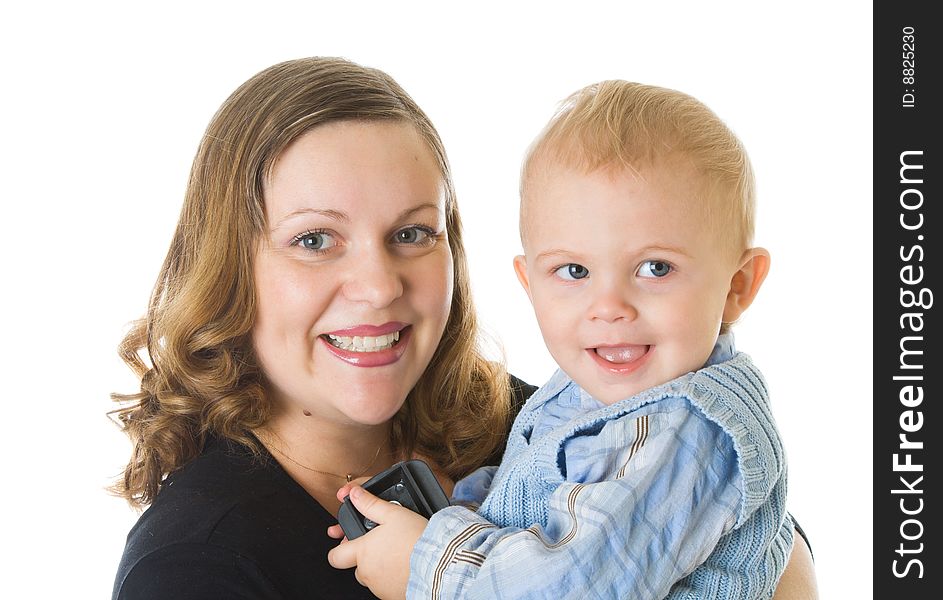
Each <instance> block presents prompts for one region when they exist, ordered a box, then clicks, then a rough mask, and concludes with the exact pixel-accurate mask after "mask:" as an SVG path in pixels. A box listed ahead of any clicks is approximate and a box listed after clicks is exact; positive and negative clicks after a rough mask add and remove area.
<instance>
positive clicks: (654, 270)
mask: <svg viewBox="0 0 943 600" xmlns="http://www.w3.org/2000/svg"><path fill="white" fill-rule="evenodd" d="M671 271H672V267H671V265H670V264H668V263H666V262H665V261H663V260H646V261H645V262H643V263H642V264H641V265H639V268H638V276H639V277H654V278H659V277H664V276H665V275H667V274H668V273H671Z"/></svg>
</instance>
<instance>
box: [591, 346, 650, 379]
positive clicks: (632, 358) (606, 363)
mask: <svg viewBox="0 0 943 600" xmlns="http://www.w3.org/2000/svg"><path fill="white" fill-rule="evenodd" d="M651 348H652V347H651V346H650V345H642V344H619V345H606V346H595V347H592V348H587V349H586V352H587V353H589V355H590V357H592V359H593V360H594V361H596V364H598V365H599V366H600V367H602V368H604V369H606V371H608V372H610V373H615V374H617V375H628V374H630V373H633V372H635V371H637V370H638V369H639V368H641V367H642V365H644V364H645V363H646V362H647V359H648V357H649V355H650V354H651V352H650V350H651Z"/></svg>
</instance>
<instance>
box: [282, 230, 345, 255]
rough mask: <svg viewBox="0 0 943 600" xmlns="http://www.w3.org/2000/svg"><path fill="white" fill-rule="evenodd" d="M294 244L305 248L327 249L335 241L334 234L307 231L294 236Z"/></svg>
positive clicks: (332, 245) (334, 243) (333, 244)
mask: <svg viewBox="0 0 943 600" xmlns="http://www.w3.org/2000/svg"><path fill="white" fill-rule="evenodd" d="M293 243H294V244H295V245H298V246H301V247H302V248H304V249H305V250H315V251H317V250H327V249H328V248H332V247H334V246H335V245H337V243H336V242H335V241H334V236H332V235H331V234H329V233H325V232H323V231H309V232H308V233H303V234H301V235H299V236H298V237H296V238H295V239H294V241H293Z"/></svg>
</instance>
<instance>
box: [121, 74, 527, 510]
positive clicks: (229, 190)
mask: <svg viewBox="0 0 943 600" xmlns="http://www.w3.org/2000/svg"><path fill="white" fill-rule="evenodd" d="M349 120H356V121H399V122H405V123H410V124H412V125H413V126H415V127H416V129H417V131H418V132H419V133H420V135H421V137H422V139H423V140H424V141H425V142H426V144H427V145H428V147H429V149H430V150H431V151H432V153H433V155H434V156H435V159H436V162H437V164H438V166H439V169H440V171H441V174H442V179H443V181H444V183H445V187H446V229H447V235H448V240H449V246H450V248H451V251H452V258H453V268H454V281H453V286H454V290H453V299H452V306H451V312H450V315H449V318H448V321H447V323H446V326H445V332H444V334H443V336H442V339H441V341H440V342H439V345H438V348H437V349H436V351H435V354H434V355H433V358H432V360H431V362H430V364H429V365H428V367H427V368H426V370H425V372H424V373H423V374H422V376H421V377H420V379H419V381H418V383H417V384H416V386H415V387H414V388H413V390H412V391H411V392H410V393H409V395H408V397H407V399H406V402H405V404H404V406H403V408H402V409H401V410H400V412H399V413H398V414H397V415H396V416H395V417H394V419H393V427H392V432H393V433H392V436H393V439H392V442H393V444H394V447H396V448H397V449H399V450H400V451H401V452H402V453H403V454H404V455H411V454H412V453H413V452H418V453H420V454H422V455H424V456H426V457H428V458H430V459H431V460H433V461H435V462H436V463H437V464H438V465H439V466H440V467H442V468H443V470H444V471H445V472H446V473H447V474H448V475H450V476H451V477H453V478H458V477H461V476H463V475H465V474H467V473H468V472H470V471H471V470H472V469H474V468H476V467H477V466H479V465H480V464H482V463H483V462H484V461H485V460H486V459H487V458H488V457H489V456H491V455H492V454H493V453H494V451H495V450H496V449H498V448H499V447H500V445H501V444H502V443H503V442H504V439H505V433H506V431H507V423H508V418H509V417H508V415H509V404H510V402H509V386H508V376H507V373H506V371H505V369H504V367H503V365H501V364H499V363H495V362H492V361H489V360H487V359H485V358H484V356H483V355H482V353H481V351H480V350H479V346H478V344H479V337H478V333H479V331H478V323H477V318H476V313H475V310H474V307H473V305H472V300H471V288H470V283H469V279H468V267H467V264H466V256H465V251H464V247H463V245H462V227H461V221H460V219H459V214H458V206H457V204H456V201H455V193H454V188H453V184H452V176H451V170H450V167H449V163H448V159H447V157H446V154H445V149H444V147H443V145H442V141H441V139H440V138H439V135H438V133H437V132H436V130H435V128H434V127H433V125H432V123H431V122H430V121H429V119H428V117H427V116H426V115H425V113H423V111H422V110H421V109H420V108H419V107H418V106H417V105H416V103H415V102H414V101H413V100H412V98H410V97H409V95H408V94H406V92H405V91H404V90H403V89H402V88H401V87H400V86H399V85H398V84H397V83H396V82H395V81H394V80H393V79H392V78H391V77H390V76H389V75H387V74H385V73H383V72H382V71H379V70H377V69H371V68H366V67H363V66H360V65H357V64H355V63H352V62H350V61H347V60H344V59H339V58H324V57H314V58H305V59H298V60H291V61H287V62H283V63H279V64H276V65H274V66H271V67H269V68H267V69H265V70H263V71H261V72H259V73H258V74H256V75H255V76H253V77H252V78H250V79H249V80H248V81H246V82H245V83H244V84H242V85H241V86H240V87H239V88H238V89H236V91H235V92H233V93H232V95H231V96H230V97H229V98H228V99H227V100H226V101H225V102H224V103H223V105H222V106H221V107H220V109H219V110H218V111H217V113H216V114H215V116H214V117H213V119H212V120H211V121H210V124H209V126H208V127H207V130H206V132H205V134H204V135H203V139H202V141H201V143H200V146H199V149H198V151H197V154H196V157H195V159H194V161H193V167H192V170H191V172H190V180H189V183H188V186H187V190H186V195H185V197H184V202H183V208H182V211H181V214H180V219H179V221H178V223H177V228H176V231H175V233H174V237H173V240H172V241H171V244H170V249H169V251H168V253H167V256H166V258H165V259H164V264H163V266H162V267H161V270H160V274H159V275H158V278H157V283H156V285H155V287H154V290H153V292H152V294H151V299H150V303H149V307H148V311H147V315H146V316H145V317H144V318H143V319H140V320H139V321H136V322H135V323H134V325H133V326H132V328H131V330H130V331H129V333H128V334H127V336H126V337H125V338H124V340H123V342H122V343H121V345H120V347H119V354H120V356H121V358H122V359H123V360H124V361H125V362H126V363H127V364H128V365H129V366H130V367H131V369H132V370H134V372H135V373H136V374H137V375H138V376H139V377H140V378H141V388H140V391H139V392H138V393H135V394H112V398H113V399H114V400H115V401H117V402H120V403H122V407H121V408H119V409H117V410H115V411H113V414H115V415H117V419H118V421H119V423H120V424H121V426H122V428H123V429H124V431H125V432H126V433H127V434H128V436H129V437H130V438H131V441H132V445H133V451H132V455H131V459H130V461H129V463H128V465H127V467H126V468H125V472H124V476H123V477H122V478H121V479H120V480H119V481H118V482H117V483H116V485H115V486H114V491H115V492H116V493H117V494H119V495H121V496H123V497H125V498H126V499H127V500H128V501H129V502H130V503H131V504H133V505H146V504H149V503H150V502H151V501H152V500H153V499H154V497H155V496H156V494H157V493H158V492H159V491H160V486H161V483H162V481H163V479H164V478H165V477H166V476H167V475H168V474H169V473H171V472H173V471H174V470H176V469H178V468H180V467H181V466H183V465H184V464H186V463H187V462H188V461H190V460H191V459H193V458H195V457H196V456H197V455H198V454H199V453H200V451H201V449H202V447H203V444H204V442H205V440H206V438H207V436H208V435H217V436H221V437H224V438H228V439H231V440H235V441H237V442H240V443H242V444H245V445H246V446H248V447H250V448H252V449H253V450H254V451H256V452H258V451H259V448H258V446H257V444H256V441H255V438H254V437H253V436H252V435H251V433H250V432H251V430H253V429H256V428H258V427H260V426H262V425H263V424H264V423H265V422H266V421H267V419H268V418H269V416H270V414H271V411H272V406H271V401H270V399H269V398H268V396H267V394H266V384H265V378H264V374H263V373H262V371H261V369H260V367H259V365H258V362H257V360H256V358H255V356H254V354H253V351H252V344H251V332H252V328H253V325H254V322H255V313H256V305H255V302H256V299H255V287H254V281H253V276H252V264H253V261H254V249H255V248H256V242H257V240H258V239H259V236H260V235H262V232H263V230H264V227H265V217H264V215H265V212H264V204H263V194H262V184H263V181H264V180H265V178H266V177H268V176H270V174H271V169H272V168H273V165H274V163H275V161H276V160H277V158H278V156H279V155H280V154H281V152H282V151H283V150H285V149H286V148H287V147H288V145H289V144H291V143H292V142H293V141H294V140H296V139H297V138H298V137H300V136H301V135H302V134H303V133H305V132H306V131H308V130H310V129H312V128H313V127H317V126H319V125H323V124H325V123H330V122H337V121H349ZM142 355H143V356H142ZM145 356H146V358H147V359H148V361H147V362H146V361H145V359H144V357H145ZM148 362H149V364H148Z"/></svg>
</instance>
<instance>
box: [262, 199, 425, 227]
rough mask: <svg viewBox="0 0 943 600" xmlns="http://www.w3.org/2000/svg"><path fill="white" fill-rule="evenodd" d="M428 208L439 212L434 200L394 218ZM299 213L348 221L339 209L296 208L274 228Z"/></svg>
mask: <svg viewBox="0 0 943 600" xmlns="http://www.w3.org/2000/svg"><path fill="white" fill-rule="evenodd" d="M430 209H431V210H434V211H436V212H439V205H438V204H436V203H434V202H424V203H423V204H419V205H417V206H413V207H412V208H407V209H406V210H404V211H402V212H401V213H399V214H398V215H397V216H396V220H397V221H403V220H406V219H407V218H409V217H410V216H412V215H413V214H415V213H417V212H422V211H424V210H430ZM299 215H320V216H322V217H327V218H328V219H331V220H332V221H340V222H342V223H349V222H350V216H348V214H347V213H345V212H343V211H340V210H335V209H333V208H299V209H297V210H293V211H291V212H290V213H288V214H287V215H285V216H283V217H282V218H281V219H279V220H278V222H276V223H275V229H277V228H279V227H281V226H282V224H284V223H285V221H289V220H291V219H293V218H295V217H297V216H299Z"/></svg>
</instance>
